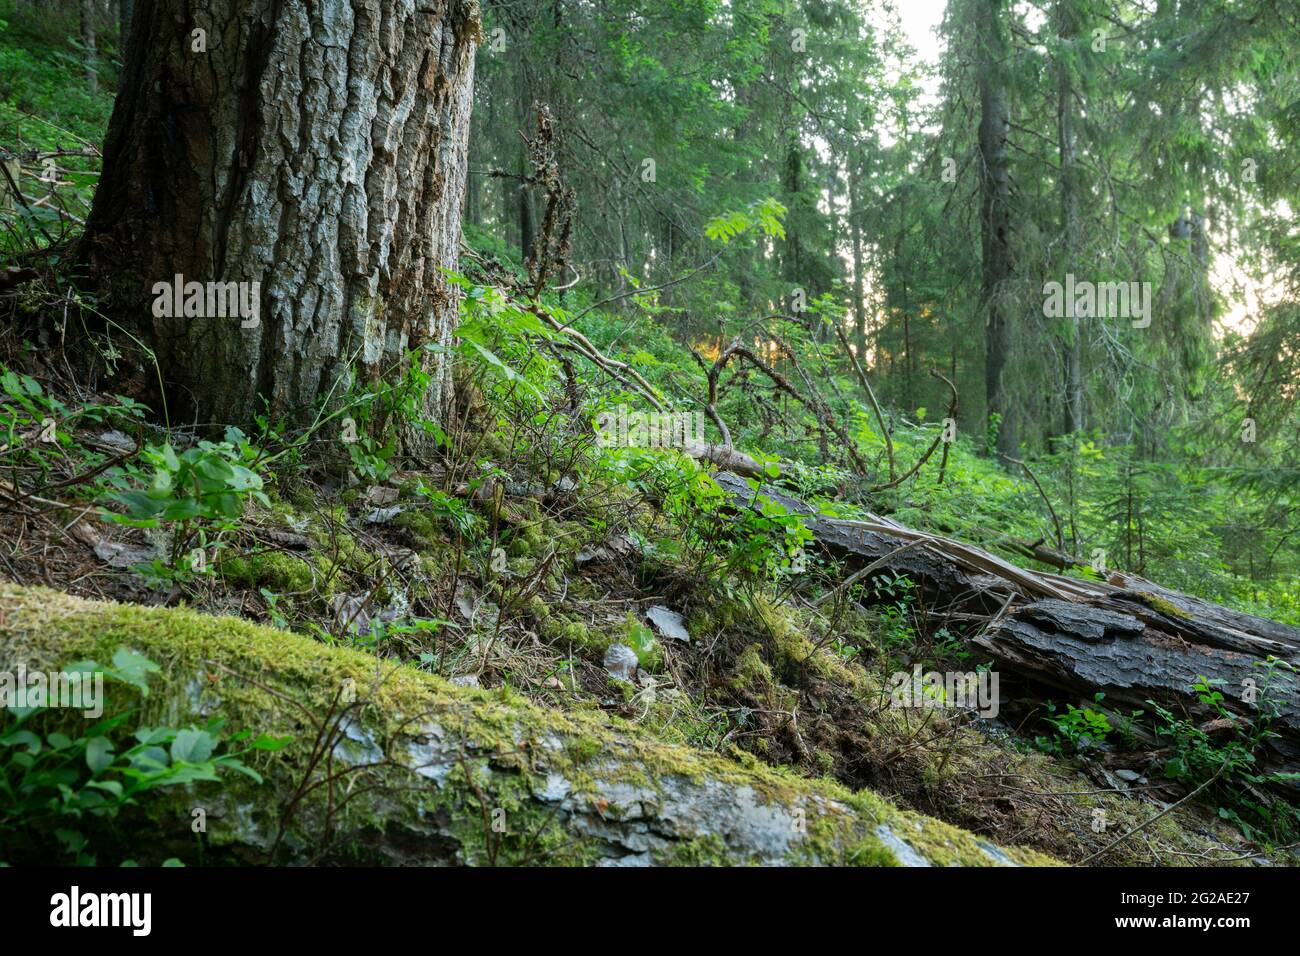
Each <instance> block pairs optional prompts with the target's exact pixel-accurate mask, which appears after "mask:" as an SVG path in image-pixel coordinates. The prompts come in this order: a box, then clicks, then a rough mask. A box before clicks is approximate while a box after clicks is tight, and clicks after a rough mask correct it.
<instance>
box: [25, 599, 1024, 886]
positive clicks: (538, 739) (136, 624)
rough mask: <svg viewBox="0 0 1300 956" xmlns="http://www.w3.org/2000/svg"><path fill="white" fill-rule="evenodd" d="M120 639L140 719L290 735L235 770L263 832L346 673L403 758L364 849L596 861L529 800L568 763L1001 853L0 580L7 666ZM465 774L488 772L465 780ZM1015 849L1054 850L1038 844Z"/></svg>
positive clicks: (382, 778)
mask: <svg viewBox="0 0 1300 956" xmlns="http://www.w3.org/2000/svg"><path fill="white" fill-rule="evenodd" d="M120 646H128V647H132V648H134V649H135V650H137V651H139V652H140V653H143V654H145V655H147V656H149V657H151V658H153V659H154V660H155V661H157V662H158V663H159V664H160V665H161V667H162V669H163V678H162V680H161V684H162V685H163V686H162V687H160V688H159V692H157V693H154V694H151V695H150V696H149V697H148V698H147V699H146V701H145V703H144V712H143V713H142V715H141V716H142V718H143V719H145V720H157V721H163V720H165V721H167V722H169V723H173V724H178V723H179V724H184V723H185V722H187V721H189V720H191V719H194V717H195V715H196V713H197V712H199V711H201V712H202V713H204V714H214V713H220V714H221V715H222V716H224V717H225V718H226V719H227V727H228V731H229V732H232V733H233V732H236V731H239V730H245V729H247V730H251V731H254V732H267V733H273V734H288V735H290V736H292V737H293V743H291V744H290V746H289V747H288V748H286V749H285V750H283V751H280V752H278V753H275V754H263V755H260V756H259V758H258V760H257V761H256V764H255V765H256V767H257V769H258V770H259V771H261V772H262V773H263V774H264V775H266V777H267V780H268V783H267V784H266V785H265V788H258V787H257V786H256V785H255V784H253V783H252V782H251V781H249V782H245V781H242V780H241V781H237V782H235V783H233V784H231V785H230V787H228V788H227V789H226V790H225V791H224V792H225V793H226V794H227V795H228V796H230V797H231V799H233V800H234V804H235V805H239V806H243V805H247V806H249V807H252V808H253V809H252V810H250V811H249V814H250V816H249V819H247V820H242V821H239V822H240V825H241V826H243V827H245V828H246V829H247V828H252V829H254V830H256V831H258V832H260V833H261V834H263V836H265V835H266V834H267V833H269V832H274V828H275V826H276V824H277V820H278V814H279V808H280V807H281V806H282V801H283V800H284V799H286V798H287V795H288V794H289V793H291V792H293V790H294V789H295V788H296V787H297V786H298V783H299V779H300V775H301V773H302V772H303V768H304V761H305V760H306V758H307V756H308V755H309V754H310V752H311V749H312V741H313V740H314V739H315V736H316V735H315V727H314V725H313V723H312V721H313V719H316V717H314V716H313V715H320V714H322V713H324V712H325V711H326V710H327V709H328V706H329V703H330V701H332V700H334V699H335V698H336V697H337V694H338V689H339V688H340V686H343V685H344V683H345V682H348V681H351V682H353V683H354V684H355V687H356V688H357V695H358V699H359V700H360V701H362V704H360V705H358V712H357V714H356V728H355V730H356V733H357V736H358V738H359V740H360V743H358V744H357V746H360V747H364V746H366V743H365V742H366V741H370V742H371V743H370V744H369V745H370V746H382V747H383V748H384V751H385V752H386V753H397V754H398V756H397V757H394V758H392V760H393V761H394V762H392V763H386V764H383V765H382V766H381V767H380V768H377V769H373V770H369V771H365V772H364V773H363V774H361V775H360V776H358V777H356V778H353V785H354V786H355V787H356V788H357V789H360V790H364V792H365V793H366V794H373V795H374V796H370V797H368V798H366V799H357V800H352V801H349V802H348V803H347V806H346V809H345V810H343V811H341V812H340V813H339V815H338V816H337V817H336V818H335V819H334V820H333V826H334V827H335V828H336V830H337V832H345V833H355V834H357V836H356V838H355V843H354V844H352V845H349V846H345V847H342V848H340V852H355V853H356V854H357V856H358V858H363V857H364V856H365V854H366V853H368V852H373V851H372V845H373V844H374V843H375V842H376V841H377V840H379V839H380V835H382V834H385V833H388V832H390V831H391V830H392V829H393V828H394V827H397V828H399V829H400V828H407V829H410V830H411V832H412V834H414V833H415V832H416V830H418V828H420V827H422V826H429V825H432V823H428V822H425V821H444V822H443V823H439V824H438V826H440V827H442V828H443V832H445V831H446V829H447V828H448V827H449V828H450V831H451V832H452V833H454V834H455V836H456V840H457V844H458V846H459V847H460V850H459V853H460V854H461V856H462V858H464V859H467V860H471V861H474V862H486V861H495V862H499V863H504V862H514V863H524V862H530V863H535V862H589V861H590V860H591V859H592V858H593V857H594V855H595V854H596V853H598V852H599V848H598V846H597V845H596V844H597V843H598V838H597V837H595V836H592V835H590V834H589V832H587V831H575V830H574V829H572V828H568V829H565V828H563V827H560V826H558V825H556V823H555V822H554V820H553V819H551V818H552V817H553V816H554V805H553V804H551V803H548V802H546V801H543V800H538V799H537V798H536V797H535V793H536V792H537V790H538V789H539V788H541V787H543V786H544V785H545V784H546V781H547V780H550V779H552V777H554V776H557V775H558V777H559V778H560V779H563V780H565V781H568V783H569V784H570V785H571V786H572V788H573V792H574V793H593V794H597V795H598V794H599V793H600V792H601V791H600V788H601V787H611V786H617V785H618V784H620V783H623V784H627V785H630V786H635V787H640V788H659V787H662V786H663V785H664V784H665V782H666V781H670V780H678V781H699V782H703V781H708V782H709V783H710V785H717V786H722V787H724V788H728V789H734V788H737V787H743V788H748V790H749V791H752V793H753V794H754V795H755V798H756V799H757V800H758V801H759V802H762V803H771V804H774V805H779V806H781V807H785V808H799V809H798V814H799V816H800V818H801V819H802V816H803V814H805V813H806V816H807V836H806V838H802V837H801V838H799V839H796V840H794V841H792V844H791V851H790V860H791V862H822V863H844V862H862V861H868V862H885V861H886V857H885V856H884V855H883V853H884V852H885V851H881V850H880V849H879V848H878V847H877V846H876V844H878V842H879V841H877V840H875V839H874V838H873V837H872V828H873V827H874V826H875V825H876V824H878V823H882V822H883V823H887V824H888V825H889V826H890V827H891V828H892V829H894V830H895V832H898V833H900V834H906V835H907V838H908V839H909V841H911V842H913V844H914V845H915V846H917V848H918V850H919V851H920V852H924V853H926V854H927V856H928V855H929V854H930V853H931V852H933V853H935V854H936V856H935V857H933V858H932V859H933V860H934V861H935V862H936V863H944V862H965V863H974V864H987V863H989V862H991V861H990V858H989V857H988V855H987V854H986V853H983V852H982V851H980V850H979V848H978V847H977V846H976V844H975V841H974V838H973V837H971V836H970V835H969V834H965V833H963V832H962V831H959V830H957V829H955V828H953V827H950V826H947V825H946V824H942V823H939V822H937V821H933V820H929V819H928V818H924V817H921V816H919V815H917V814H913V813H909V812H907V811H903V810H899V809H897V808H895V807H893V806H892V805H890V804H889V803H888V802H887V801H885V800H883V799H882V798H880V797H877V796H876V795H874V794H869V793H867V792H865V791H863V792H859V793H852V792H850V791H848V790H846V789H844V788H842V787H840V786H838V785H835V784H831V783H828V782H825V781H810V780H806V779H802V778H799V777H797V776H795V775H793V774H790V773H787V772H783V771H781V770H777V769H773V768H770V767H767V766H765V765H763V764H762V763H761V762H760V761H757V760H756V759H754V758H753V757H748V758H747V759H745V760H743V761H739V760H729V759H727V758H724V757H722V756H720V755H717V754H714V753H709V752H703V751H697V750H692V749H689V748H685V747H680V746H674V745H670V744H664V743H662V742H660V741H657V740H655V739H653V738H652V737H649V736H647V735H646V734H645V733H644V732H642V730H641V729H640V728H637V727H634V726H633V725H631V724H629V723H628V722H626V721H622V720H617V719H613V720H611V719H607V718H604V717H603V716H602V715H601V714H599V713H598V712H595V711H589V710H574V711H569V712H560V711H556V710H551V709H548V708H540V707H537V706H534V705H531V704H529V703H527V702H525V701H523V700H522V699H521V698H520V695H519V694H518V693H517V692H515V691H513V690H511V689H509V688H506V689H505V690H494V691H477V690H469V689H462V688H455V687H452V686H450V685H449V684H447V683H446V682H444V681H442V680H440V679H439V678H436V677H433V676H430V675H428V674H425V673H423V672H420V671H418V670H416V669H414V668H411V667H406V666H396V667H392V668H391V669H387V668H386V669H384V670H383V672H382V674H381V675H380V676H379V677H377V676H376V661H375V658H374V657H372V656H369V655H367V654H364V653H362V652H359V651H355V650H351V649H347V648H343V647H330V646H325V645H322V644H320V643H319V642H316V641H312V640H310V639H307V638H303V637H301V636H298V635H294V634H290V633H287V632H283V631H277V630H274V629H270V628H266V627H261V626H258V625H254V624H252V623H250V622H247V621H243V620H239V619H232V618H218V617H209V616H206V615H203V614H199V613H196V612H194V611H190V610H185V609H163V608H140V607H134V606H127V605H120V604H110V603H99V602H90V601H84V600H81V599H78V598H72V597H69V596H67V595H64V594H60V593H58V592H53V591H47V590H44V589H26V588H21V587H16V586H13V585H7V584H0V666H13V664H14V662H15V661H18V660H22V661H24V662H26V663H27V664H28V666H29V667H46V668H53V667H56V666H57V664H58V663H59V662H65V661H68V660H73V659H87V658H88V659H98V660H107V659H108V658H109V657H111V655H112V652H113V650H114V649H116V648H117V647H120ZM413 724H414V725H415V726H417V727H418V726H435V727H436V728H438V739H439V740H441V741H443V742H444V743H448V744H452V745H453V746H454V747H455V748H456V749H457V752H460V753H463V754H464V755H465V756H464V757H463V758H462V759H461V760H460V761H459V762H455V763H454V765H453V769H452V771H451V773H450V774H448V780H447V781H444V784H443V785H441V786H435V785H434V784H432V783H431V782H430V781H429V780H427V779H425V778H423V777H421V776H418V775H417V774H416V772H415V770H414V765H415V764H417V763H418V761H417V760H416V759H415V758H414V757H413V756H408V757H402V756H401V754H402V753H404V751H402V750H401V748H400V745H399V743H398V742H400V741H401V740H403V739H406V738H405V737H404V736H403V735H404V734H409V733H411V731H412V725H413ZM556 744H558V746H556ZM395 747H396V748H397V749H396V750H394V749H393V748H395ZM489 770H491V771H492V772H491V773H488V771H489ZM456 774H460V775H464V776H463V777H458V778H456V779H461V780H462V782H464V783H468V782H469V781H470V780H473V781H474V782H475V784H476V786H472V787H471V786H459V787H458V786H455V785H453V784H454V780H452V779H451V778H452V777H453V775H456ZM479 774H481V775H482V776H481V777H480V776H479ZM318 796H319V797H320V800H319V801H315V802H312V801H308V802H307V803H305V804H304V807H303V810H302V811H301V812H300V814H299V817H297V818H295V821H294V824H293V826H294V830H293V833H292V834H291V837H292V839H290V840H289V841H288V842H287V843H286V844H285V845H286V846H288V847H294V846H301V847H306V846H310V845H311V841H312V839H314V837H315V836H316V835H317V832H318V831H317V829H316V827H318V826H319V825H320V822H321V816H320V813H321V812H323V810H322V806H323V800H324V794H323V793H320V794H318ZM192 799H193V798H192V797H189V796H187V795H185V794H178V795H177V796H176V797H175V800H176V801H177V803H176V804H175V805H172V806H170V808H169V809H168V808H162V807H161V805H160V810H159V813H160V819H163V818H166V819H168V820H171V817H169V816H168V815H167V814H168V813H169V812H170V813H174V815H175V820H172V822H171V824H169V825H174V826H180V827H184V826H187V825H188V816H187V815H185V814H183V813H180V812H179V810H180V809H181V808H182V807H183V806H184V805H186V803H187V801H189V800H192ZM592 799H594V800H596V803H595V804H593V807H594V809H592V810H591V811H589V812H592V813H605V812H606V811H605V810H604V809H602V808H601V805H600V801H599V798H598V797H593V798H592ZM496 808H500V809H504V811H505V818H506V820H507V829H506V830H504V831H502V832H497V831H495V830H493V829H492V828H491V826H485V824H484V819H485V817H484V810H485V809H486V810H487V811H489V823H490V811H491V810H493V809H496ZM609 812H611V813H612V812H613V810H612V809H611V810H610V811H609ZM791 812H795V811H791ZM548 819H549V820H550V822H548ZM232 825H233V824H232ZM210 829H211V830H212V832H211V833H210V838H211V839H212V840H213V841H217V842H219V841H221V840H222V839H223V836H222V832H223V831H222V828H210ZM914 834H915V835H914ZM682 837H683V840H684V841H685V842H686V843H687V844H691V845H688V846H685V847H683V848H682V850H681V853H682V856H683V859H682V861H683V862H689V861H703V860H705V859H711V858H713V857H715V856H716V854H717V852H718V847H717V845H716V844H714V843H712V842H710V841H709V840H708V833H707V832H698V833H694V834H692V833H683V834H682ZM227 838H229V837H227ZM423 839H425V842H427V839H428V838H427V837H426V838H423ZM417 842H418V841H417ZM923 845H924V847H926V849H922V846H923ZM539 846H540V847H541V848H542V849H541V850H540V851H539V850H538V849H537V848H538V847H539ZM1008 852H1012V853H1013V855H1014V854H1015V853H1016V852H1017V851H1008ZM539 853H541V854H543V855H542V856H538V854H539ZM546 853H550V854H551V856H550V857H546V856H545V854H546ZM1021 858H1022V859H1023V860H1024V861H1025V862H1037V863H1042V862H1049V861H1048V860H1047V858H1045V857H1041V856H1037V855H1034V854H1022V856H1021ZM728 862H745V861H743V860H737V861H730V860H729V861H728Z"/></svg>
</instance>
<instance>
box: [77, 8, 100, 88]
mask: <svg viewBox="0 0 1300 956" xmlns="http://www.w3.org/2000/svg"><path fill="white" fill-rule="evenodd" d="M81 45H82V47H83V48H84V54H85V57H86V83H87V84H88V85H89V86H90V92H92V93H98V92H99V71H98V69H97V65H96V63H95V60H96V59H97V58H98V56H99V51H98V50H97V49H96V48H95V0H81Z"/></svg>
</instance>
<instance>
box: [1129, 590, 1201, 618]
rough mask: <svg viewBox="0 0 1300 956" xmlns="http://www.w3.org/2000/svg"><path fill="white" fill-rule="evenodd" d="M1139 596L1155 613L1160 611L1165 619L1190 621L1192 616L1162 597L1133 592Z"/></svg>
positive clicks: (1144, 592)
mask: <svg viewBox="0 0 1300 956" xmlns="http://www.w3.org/2000/svg"><path fill="white" fill-rule="evenodd" d="M1133 593H1135V594H1137V595H1138V597H1139V599H1140V600H1141V601H1142V603H1143V604H1145V605H1147V607H1149V608H1151V610H1153V611H1158V612H1159V613H1161V614H1163V615H1164V616H1165V617H1172V618H1174V619H1175V620H1184V621H1190V620H1191V619H1192V616H1191V615H1190V614H1188V613H1187V612H1186V611H1184V610H1183V609H1182V608H1180V607H1178V606H1177V605H1174V604H1171V603H1170V602H1168V601H1166V600H1165V599H1164V598H1162V597H1157V596H1156V595H1154V594H1149V593H1147V592H1146V591H1136V592H1133Z"/></svg>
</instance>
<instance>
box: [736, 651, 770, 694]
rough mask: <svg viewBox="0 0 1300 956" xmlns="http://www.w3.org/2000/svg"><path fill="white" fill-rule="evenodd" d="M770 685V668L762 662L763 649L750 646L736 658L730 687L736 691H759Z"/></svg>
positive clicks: (765, 662)
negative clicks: (734, 672) (734, 673)
mask: <svg viewBox="0 0 1300 956" xmlns="http://www.w3.org/2000/svg"><path fill="white" fill-rule="evenodd" d="M771 683H772V668H770V667H768V666H767V661H765V660H763V648H762V647H761V646H759V645H758V644H750V645H749V646H748V647H746V648H745V649H744V650H743V651H741V653H740V656H739V657H738V658H736V676H735V677H733V678H732V679H731V686H732V687H733V688H735V689H736V690H761V689H763V688H766V687H769V686H770V685H771Z"/></svg>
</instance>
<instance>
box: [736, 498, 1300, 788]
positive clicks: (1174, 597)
mask: <svg viewBox="0 0 1300 956" xmlns="http://www.w3.org/2000/svg"><path fill="white" fill-rule="evenodd" d="M715 480H716V481H717V482H718V484H719V485H720V486H721V487H722V488H723V490H725V491H726V492H728V493H729V494H730V495H731V497H732V499H733V500H734V501H735V502H737V503H738V504H739V503H741V502H747V501H749V500H750V499H752V497H753V495H754V492H753V490H752V489H751V488H750V486H749V485H748V484H747V483H746V482H745V481H744V480H743V479H741V478H738V477H736V476H735V475H730V474H725V473H723V474H718V475H716V476H715ZM760 490H761V492H762V493H763V494H764V495H766V496H767V497H769V498H772V499H773V500H775V501H778V502H779V503H781V504H782V505H784V506H785V507H786V508H788V509H789V510H791V511H793V512H796V513H799V514H802V515H806V516H808V518H809V521H808V526H809V529H810V530H811V531H812V533H813V536H814V538H815V540H816V541H817V542H818V543H819V544H820V545H822V546H823V547H825V548H826V549H827V550H828V551H829V552H831V553H832V554H834V555H835V556H837V557H840V558H842V559H847V560H849V561H850V562H851V563H859V564H864V565H865V564H867V563H871V562H875V561H882V560H883V564H882V566H881V568H880V571H879V573H881V574H893V575H907V576H908V577H909V578H911V579H912V580H913V581H914V582H916V584H917V585H918V586H919V587H920V588H921V590H922V592H923V594H924V596H925V603H926V605H927V607H928V609H929V612H930V613H931V614H932V615H934V616H936V617H942V616H943V615H944V614H947V613H959V614H966V615H972V616H974V617H975V618H979V617H983V618H986V619H988V620H989V626H988V627H987V628H985V629H984V630H983V631H982V632H981V633H979V634H978V635H976V636H975V637H974V638H973V641H972V643H973V644H974V646H976V647H978V648H979V649H980V650H982V651H984V652H985V653H987V654H988V655H990V656H991V657H992V658H993V659H994V660H995V661H996V663H997V664H998V666H999V667H1000V668H1002V669H1003V670H1004V671H1007V672H1010V673H1012V674H1015V675H1019V676H1021V677H1023V678H1026V679H1028V680H1032V681H1034V682H1037V683H1040V684H1046V685H1049V686H1051V687H1055V688H1058V689H1060V690H1062V691H1065V692H1066V693H1074V694H1077V695H1079V696H1080V697H1081V698H1089V699H1090V698H1091V697H1092V695H1093V694H1095V693H1096V692H1097V691H1102V692H1104V693H1105V694H1106V700H1107V702H1108V703H1119V704H1125V705H1131V706H1132V707H1143V706H1145V704H1146V702H1147V701H1148V700H1154V701H1156V702H1157V703H1159V704H1161V705H1162V706H1164V707H1168V708H1169V709H1171V710H1172V711H1173V712H1174V713H1176V714H1184V713H1186V714H1188V715H1191V716H1193V717H1196V718H1203V717H1205V718H1208V717H1212V716H1214V715H1213V713H1212V712H1211V711H1210V710H1209V709H1208V708H1207V707H1206V706H1205V705H1204V704H1203V703H1202V702H1201V701H1200V700H1199V699H1198V697H1197V695H1196V693H1195V692H1194V691H1193V690H1192V685H1193V684H1194V683H1195V682H1196V681H1197V680H1198V679H1199V678H1201V677H1206V678H1209V679H1211V680H1214V679H1218V680H1221V681H1222V682H1223V683H1222V684H1220V685H1218V686H1217V689H1218V690H1219V691H1220V692H1221V693H1222V694H1223V695H1224V698H1225V699H1224V702H1223V703H1224V706H1226V707H1227V708H1228V709H1229V710H1231V711H1232V712H1234V713H1236V714H1238V715H1240V716H1242V717H1247V718H1249V717H1253V716H1255V715H1256V714H1257V713H1258V700H1254V701H1252V700H1251V697H1252V696H1253V695H1252V694H1251V692H1250V689H1251V688H1252V684H1251V683H1250V682H1251V681H1253V682H1254V686H1255V687H1256V688H1262V686H1263V683H1264V672H1263V671H1262V669H1261V668H1260V667H1258V666H1257V662H1260V661H1264V660H1266V659H1267V658H1268V657H1270V656H1272V657H1276V658H1278V659H1280V660H1282V661H1285V662H1286V663H1287V664H1289V665H1290V666H1291V667H1293V668H1295V669H1296V671H1300V629H1297V628H1294V627H1291V626H1289V625H1286V624H1280V623H1278V622H1277V621H1270V620H1266V619H1264V618H1260V617H1255V616H1253V615H1250V614H1244V613H1242V612H1240V611H1233V610H1231V609H1229V608H1225V607H1221V606H1219V605H1217V604H1213V603H1211V602H1209V601H1205V600H1202V599H1201V598H1196V597H1192V596H1191V595H1187V594H1182V593H1179V592H1177V591H1171V590H1169V589H1168V588H1164V587H1161V586H1160V585H1158V584H1154V583H1152V582H1150V581H1147V580H1145V579H1143V578H1140V577H1137V576H1135V575H1127V574H1122V573H1119V572H1112V573H1111V574H1110V576H1109V578H1108V579H1107V580H1106V581H1104V582H1102V581H1080V580H1075V579H1072V578H1067V577H1063V576H1061V575H1057V574H1049V573H1043V572H1035V571H1028V570H1025V569H1023V568H1018V567H1015V566H1014V565H1011V564H1010V563H1009V562H1006V561H1004V560H1002V559H1001V558H998V557H996V556H995V555H991V554H989V553H988V552H986V551H983V550H981V549H980V548H977V547H974V546H972V545H968V544H965V543H963V542H960V541H955V540H953V539H951V538H945V537H943V536H940V535H930V534H926V533H924V532H919V531H915V530H913V529H910V528H906V527H904V526H902V525H899V524H897V523H896V522H893V521H890V520H889V519H886V518H878V517H874V516H872V517H871V518H869V519H867V520H863V521H849V520H842V519H836V518H827V517H823V516H820V515H818V514H817V513H816V511H815V510H814V509H813V508H811V507H810V506H809V505H807V504H806V503H805V502H802V501H800V500H798V499H797V498H792V497H790V496H789V495H786V494H784V493H782V492H780V491H777V490H775V489H773V488H771V487H766V486H765V487H762V488H761V489H760ZM918 539H919V540H920V541H921V544H920V545H919V546H913V547H910V548H908V549H907V550H905V551H903V550H899V549H901V548H902V547H903V546H904V545H906V544H908V543H910V542H916V541H917V540H918ZM1296 671H1291V672H1287V671H1286V670H1285V669H1280V670H1278V671H1277V673H1276V683H1275V686H1274V687H1273V688H1272V689H1271V690H1270V691H1269V694H1270V695H1271V697H1272V699H1273V700H1274V701H1275V702H1276V704H1277V706H1278V708H1279V710H1280V713H1279V715H1278V717H1277V720H1276V723H1275V724H1274V727H1273V729H1274V730H1275V731H1276V732H1277V733H1278V735H1279V736H1277V737H1275V738H1272V739H1270V740H1269V741H1268V742H1267V744H1266V746H1267V748H1268V750H1270V751H1271V752H1272V755H1273V756H1272V759H1269V760H1268V761H1267V763H1268V764H1269V769H1279V770H1284V771H1289V772H1294V771H1298V770H1300V694H1298V693H1297V688H1298V687H1300V681H1297V676H1296ZM1258 693H1260V694H1262V693H1263V691H1262V690H1260V691H1258Z"/></svg>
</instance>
